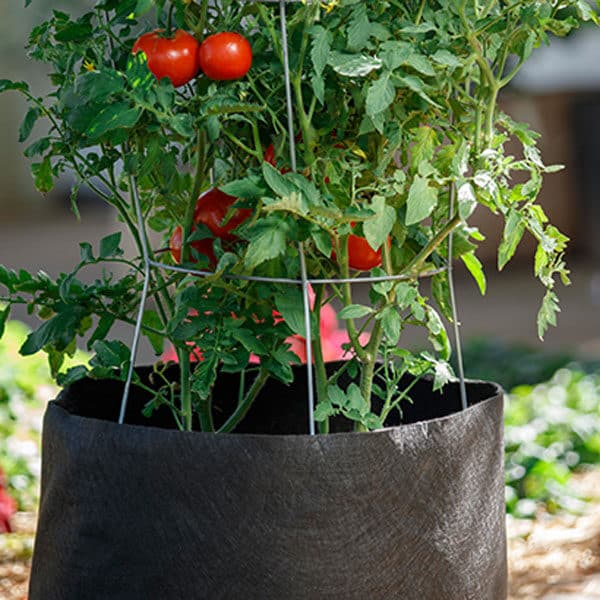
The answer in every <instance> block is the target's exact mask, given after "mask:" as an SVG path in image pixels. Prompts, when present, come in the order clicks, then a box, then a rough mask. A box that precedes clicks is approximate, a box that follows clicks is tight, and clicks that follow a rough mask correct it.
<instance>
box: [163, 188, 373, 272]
mask: <svg viewBox="0 0 600 600" xmlns="http://www.w3.org/2000/svg"><path fill="white" fill-rule="evenodd" d="M236 200H237V199H236V198H234V197H233V196H229V195H228V194H226V193H225V192H222V191H221V190H219V189H217V188H212V189H210V190H208V191H206V192H204V193H203V194H201V195H200V196H199V198H198V200H197V202H196V208H195V210H194V226H196V225H199V224H202V225H205V226H206V227H207V228H208V229H209V231H210V232H211V234H212V235H213V236H214V238H218V239H220V240H221V242H222V243H223V245H224V247H225V248H226V247H227V246H228V245H230V244H232V243H233V242H235V241H237V240H238V237H237V236H236V235H235V233H234V230H235V229H236V228H237V227H239V226H240V225H241V224H242V223H243V222H244V221H246V220H247V219H249V218H250V216H251V215H252V211H251V210H250V209H248V208H236V209H235V210H234V211H233V214H232V215H231V217H230V218H229V219H227V221H226V222H225V217H226V216H227V213H228V212H229V211H230V209H231V207H232V206H233V205H234V204H235V202H236ZM182 238H183V229H182V227H181V226H180V225H179V226H178V227H176V228H175V230H174V231H173V234H172V235H171V239H170V242H169V249H170V250H171V256H172V257H173V260H174V261H175V262H177V263H180V262H181V246H182V242H183V239H182ZM213 242H214V239H213V238H205V239H202V240H195V241H192V243H191V246H192V248H194V249H195V250H196V251H197V252H198V253H200V254H203V255H204V256H206V257H207V258H208V262H209V265H210V266H211V267H214V266H215V265H216V263H217V261H216V258H215V254H214V249H213ZM332 258H334V259H335V258H336V257H335V254H333V255H332ZM348 262H349V265H350V268H351V269H355V270H357V271H370V270H371V269H374V268H375V267H379V266H381V262H382V259H381V248H379V249H378V250H373V248H371V246H370V245H369V243H368V242H367V240H365V238H363V237H360V236H358V235H354V234H351V235H350V236H348Z"/></svg>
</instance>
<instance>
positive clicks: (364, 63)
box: [329, 52, 383, 77]
mask: <svg viewBox="0 0 600 600" xmlns="http://www.w3.org/2000/svg"><path fill="white" fill-rule="evenodd" d="M329 64H330V65H331V66H332V67H333V70H334V71H335V72H336V73H338V74H340V75H342V76H344V77H366V76H367V75H369V73H372V72H373V71H377V70H379V69H381V67H382V66H383V62H382V61H381V59H379V58H377V57H372V56H366V55H363V54H340V53H339V52H332V53H331V54H330V56H329Z"/></svg>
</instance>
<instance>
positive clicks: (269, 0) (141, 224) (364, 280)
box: [118, 0, 468, 435]
mask: <svg viewBox="0 0 600 600" xmlns="http://www.w3.org/2000/svg"><path fill="white" fill-rule="evenodd" d="M317 1H318V0H245V2H252V3H253V2H262V3H266V4H277V5H279V15H280V17H279V18H280V32H281V45H282V49H283V67H284V79H285V81H284V84H285V100H286V106H287V126H288V138H289V150H290V165H291V169H292V171H293V172H296V170H297V156H296V142H295V136H294V114H295V111H294V101H293V97H292V89H291V78H290V61H289V45H288V35H287V8H286V5H287V4H293V3H302V4H310V3H312V2H317ZM131 195H132V198H131V199H132V202H133V205H134V208H135V213H136V219H137V225H138V228H139V230H140V232H143V235H141V236H140V237H141V245H142V260H143V266H144V269H143V270H144V283H143V287H142V296H141V301H140V306H139V309H138V314H137V318H136V323H135V329H134V333H133V339H132V344H131V356H130V361H129V368H128V372H127V377H126V380H125V386H124V391H123V396H122V400H121V408H120V412H119V420H118V423H119V424H123V423H124V421H125V413H126V410H127V403H128V399H129V393H130V389H131V385H132V380H133V374H134V369H135V364H136V360H137V355H138V350H139V341H140V337H141V330H142V319H143V315H144V310H145V307H146V302H147V299H148V290H149V284H150V278H151V272H152V269H162V270H165V271H171V272H180V273H185V274H189V275H196V276H200V277H208V276H211V275H214V273H213V272H211V271H204V270H195V269H189V268H186V267H181V266H177V265H169V264H167V263H163V262H159V261H156V260H153V259H152V258H151V257H150V252H149V247H148V236H147V234H146V231H147V230H146V223H145V220H144V217H143V213H142V209H141V204H140V199H139V194H138V189H137V185H136V181H135V177H133V176H132V185H131ZM455 208H456V188H455V186H454V185H453V184H452V185H451V188H450V202H449V216H450V218H452V217H453V216H454V212H455ZM452 248H453V234H452V232H450V234H449V236H448V257H447V261H446V263H445V265H444V266H443V267H441V268H437V269H433V270H430V271H425V272H422V273H419V274H418V275H414V276H411V275H386V276H377V277H358V278H350V279H322V278H321V279H320V278H311V277H309V276H308V273H307V268H306V255H305V250H304V244H303V243H302V242H300V243H299V244H298V253H299V257H300V274H301V277H300V279H286V278H271V277H258V276H241V275H231V274H224V275H223V277H224V278H228V279H238V280H247V281H255V282H265V283H277V284H287V285H290V286H299V287H300V288H301V289H302V298H303V308H304V330H305V339H306V370H307V403H308V433H309V434H310V435H316V426H315V419H314V414H315V392H314V366H313V349H312V338H313V336H312V330H311V322H310V321H311V320H310V315H311V308H310V295H309V290H310V287H311V285H313V284H314V285H326V284H330V283H331V284H336V283H349V284H351V285H359V284H372V283H377V282H385V281H409V280H411V281H412V280H414V279H416V278H425V277H431V276H433V275H437V274H439V273H442V272H444V271H446V272H447V275H448V285H449V292H450V305H451V311H452V322H453V323H452V324H453V334H454V347H455V352H456V356H457V370H458V379H459V389H460V399H461V406H462V409H463V410H464V409H466V408H467V406H468V399H467V391H466V385H465V374H464V366H463V356H462V344H461V336H460V322H459V319H458V307H457V302H456V293H455V286H454V270H453V255H452Z"/></svg>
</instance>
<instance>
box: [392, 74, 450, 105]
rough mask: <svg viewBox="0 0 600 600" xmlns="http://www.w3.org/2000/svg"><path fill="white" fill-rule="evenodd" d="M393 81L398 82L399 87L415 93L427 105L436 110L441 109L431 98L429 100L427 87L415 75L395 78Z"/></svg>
mask: <svg viewBox="0 0 600 600" xmlns="http://www.w3.org/2000/svg"><path fill="white" fill-rule="evenodd" d="M395 80H396V81H397V82H398V84H399V85H401V86H404V87H407V88H408V89H409V90H412V91H413V92H415V93H416V94H417V95H418V96H420V97H421V98H423V100H425V101H426V102H427V103H429V104H431V105H433V106H436V107H437V108H441V106H440V105H439V104H438V103H437V102H435V101H434V100H433V99H432V98H430V97H429V96H428V95H427V93H426V89H427V86H426V85H425V82H424V81H423V80H422V79H421V78H419V77H417V76H416V75H404V76H403V77H396V78H395Z"/></svg>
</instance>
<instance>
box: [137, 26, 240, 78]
mask: <svg viewBox="0 0 600 600" xmlns="http://www.w3.org/2000/svg"><path fill="white" fill-rule="evenodd" d="M132 52H133V53H134V54H136V53H138V52H143V53H144V54H145V55H146V58H147V59H148V68H149V69H150V71H151V72H152V73H153V74H154V75H155V76H156V77H157V78H158V79H162V78H163V77H168V78H169V79H170V80H171V83H172V84H173V85H174V86H175V87H179V86H181V85H185V84H186V83H188V82H189V81H191V80H192V79H194V77H196V75H198V72H199V71H200V70H202V72H203V73H204V75H206V77H208V78H209V79H214V80H216V81H229V80H233V79H240V78H241V77H243V76H244V75H246V73H247V72H248V71H249V70H250V67H251V66H252V48H251V46H250V43H249V42H248V40H247V39H246V38H245V37H244V36H243V35H241V34H239V33H236V32H231V31H224V32H222V33H215V34H214V35H211V36H209V37H207V38H206V39H205V40H204V41H203V42H202V43H201V44H200V43H199V42H198V40H197V39H196V38H195V37H194V36H193V35H191V34H190V33H188V32H187V31H183V29H178V30H177V31H176V32H175V33H174V34H173V35H172V36H170V37H165V36H164V35H163V32H162V31H161V30H157V31H151V32H150V33H145V34H144V35H142V36H141V37H139V38H138V39H137V41H136V42H135V44H134V45H133V49H132Z"/></svg>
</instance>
